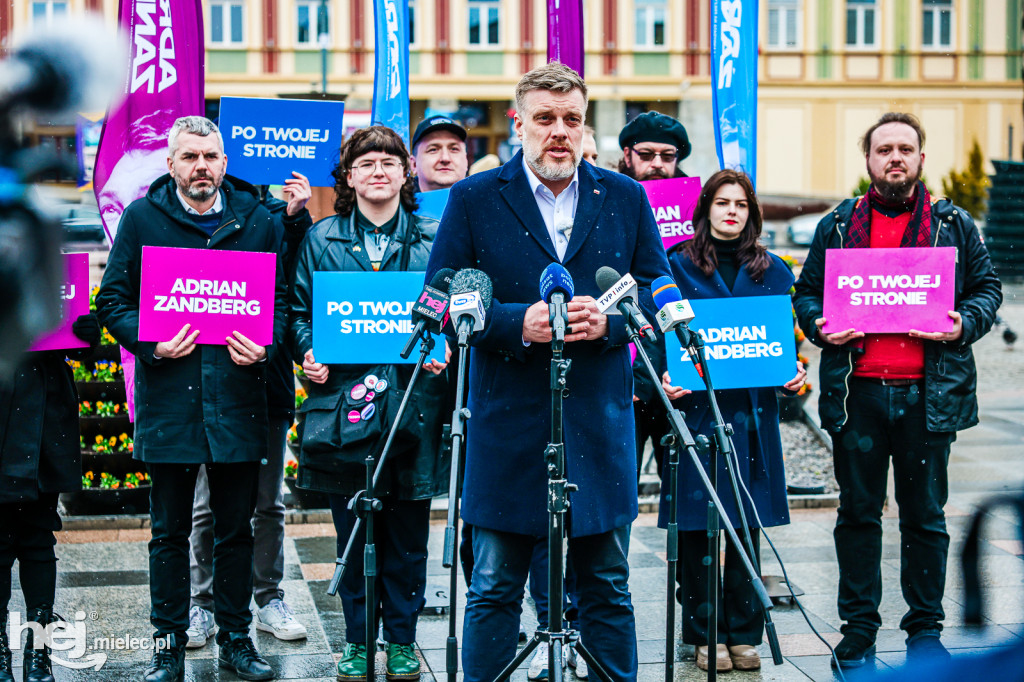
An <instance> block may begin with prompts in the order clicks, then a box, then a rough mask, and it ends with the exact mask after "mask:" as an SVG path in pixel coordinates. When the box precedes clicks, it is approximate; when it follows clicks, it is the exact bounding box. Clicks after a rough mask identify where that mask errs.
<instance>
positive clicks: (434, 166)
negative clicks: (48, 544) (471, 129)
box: [411, 115, 469, 192]
mask: <svg viewBox="0 0 1024 682" xmlns="http://www.w3.org/2000/svg"><path fill="white" fill-rule="evenodd" d="M411 150H412V172H413V174H414V175H415V176H416V180H417V181H418V183H419V190H420V191H421V192H429V191H431V190H435V189H446V188H448V187H451V186H452V185H454V184H455V183H456V182H458V181H459V180H462V179H463V178H465V177H466V172H467V171H468V170H469V157H468V156H467V154H466V129H465V128H463V127H462V126H461V125H460V124H459V122H458V121H456V120H455V119H453V118H450V117H448V116H443V115H442V116H428V117H427V118H425V119H423V120H422V121H421V122H420V124H419V125H418V126H416V132H414V133H413V136H412V145H411Z"/></svg>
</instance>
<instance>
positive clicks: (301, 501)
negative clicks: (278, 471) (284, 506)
mask: <svg viewBox="0 0 1024 682" xmlns="http://www.w3.org/2000/svg"><path fill="white" fill-rule="evenodd" d="M284 483H285V485H286V486H288V492H290V493H291V494H292V501H294V502H295V506H297V507H301V508H302V509H330V507H331V505H330V502H328V500H327V493H322V492H319V491H317V490H307V489H305V488H300V487H299V486H298V485H296V479H295V477H294V476H286V477H285V479H284Z"/></svg>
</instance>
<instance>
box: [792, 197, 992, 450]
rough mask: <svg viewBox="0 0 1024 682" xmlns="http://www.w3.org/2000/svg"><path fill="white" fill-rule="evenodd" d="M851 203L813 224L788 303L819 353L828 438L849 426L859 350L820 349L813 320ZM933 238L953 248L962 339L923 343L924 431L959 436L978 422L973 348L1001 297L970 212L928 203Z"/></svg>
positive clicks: (821, 409)
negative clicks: (830, 256)
mask: <svg viewBox="0 0 1024 682" xmlns="http://www.w3.org/2000/svg"><path fill="white" fill-rule="evenodd" d="M856 202H857V200H856V199H847V200H846V201H844V202H843V203H841V204H839V206H837V207H836V208H835V210H833V211H832V212H831V213H829V214H828V215H826V216H825V217H824V218H822V219H821V222H819V223H818V228H817V230H816V231H815V233H814V240H813V242H812V243H811V250H810V252H809V253H808V255H807V260H806V262H805V263H804V267H803V270H802V272H801V273H800V279H798V280H797V282H796V293H795V294H794V296H793V307H794V308H795V309H796V314H797V319H798V321H799V323H800V328H801V329H803V330H804V333H805V334H806V335H807V338H808V339H810V341H811V342H812V343H814V344H815V345H816V346H820V347H821V348H822V351H821V366H820V367H819V370H818V373H819V382H820V384H821V387H820V389H821V393H820V395H819V397H818V413H819V414H820V415H821V425H822V427H823V428H825V429H828V430H829V431H833V432H837V431H839V430H840V429H842V427H843V425H844V424H846V419H847V416H848V415H847V411H846V399H847V396H848V395H849V378H850V376H851V375H852V374H853V366H854V357H853V354H854V353H857V352H862V351H861V350H860V349H859V348H856V347H854V346H851V345H850V344H845V345H843V346H835V345H832V344H829V343H825V342H824V341H822V340H821V337H820V336H819V333H818V327H817V325H815V324H814V321H815V320H816V319H818V318H820V317H821V316H822V296H823V287H824V276H825V250H826V249H841V248H844V247H845V246H846V243H847V240H848V238H849V230H850V217H851V216H852V215H853V208H854V205H855V204H856ZM932 237H933V243H932V246H955V247H956V249H957V258H956V298H955V305H956V311H957V312H958V313H960V315H961V316H962V317H963V336H962V337H961V338H960V340H959V341H958V342H937V341H925V353H924V365H925V370H924V371H925V413H926V415H927V425H928V430H929V431H933V432H950V431H959V430H961V429H966V428H968V427H971V426H974V425H975V424H977V423H978V399H977V395H976V388H977V370H976V368H975V365H974V354H973V352H972V351H971V345H972V344H973V343H974V342H975V341H977V340H978V339H980V338H981V337H982V336H984V335H985V334H987V333H988V331H989V329H991V328H992V323H993V322H994V321H995V317H996V311H997V310H999V306H1000V304H1001V303H1002V302H1003V293H1002V288H1001V286H1000V284H999V278H998V277H996V273H995V271H994V270H993V269H992V262H991V261H990V260H989V257H988V250H987V249H986V248H985V244H984V243H982V241H981V236H980V235H979V233H978V228H977V227H976V226H975V224H974V220H972V219H971V216H970V214H969V213H967V211H965V210H964V209H962V208H960V207H959V206H954V205H953V203H952V202H951V201H949V200H948V199H941V200H939V201H936V202H935V203H933V204H932Z"/></svg>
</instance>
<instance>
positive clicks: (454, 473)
mask: <svg viewBox="0 0 1024 682" xmlns="http://www.w3.org/2000/svg"><path fill="white" fill-rule="evenodd" d="M468 351H469V334H465V335H463V334H461V333H460V334H459V376H458V381H457V382H456V384H455V409H454V411H453V412H452V423H451V431H450V438H451V451H452V464H451V475H450V478H449V479H448V521H447V523H446V524H445V528H444V553H443V555H442V558H441V565H442V566H443V567H444V568H447V569H450V570H449V582H448V639H447V641H446V643H445V670H446V672H447V674H448V682H455V678H456V675H457V674H458V672H459V638H458V636H457V635H456V634H455V633H456V630H455V625H456V622H455V615H456V614H455V610H456V608H457V601H458V597H457V595H458V589H459V583H458V570H459V569H458V562H457V561H455V554H456V543H457V542H458V533H457V530H458V523H459V469H460V468H461V460H462V451H463V448H464V444H465V434H466V420H467V419H469V418H470V416H471V415H470V413H469V408H468V407H466V377H467V375H468V372H469V353H468Z"/></svg>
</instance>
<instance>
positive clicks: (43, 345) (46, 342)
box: [29, 253, 89, 351]
mask: <svg viewBox="0 0 1024 682" xmlns="http://www.w3.org/2000/svg"><path fill="white" fill-rule="evenodd" d="M61 302H62V304H63V310H62V312H61V320H62V321H61V324H60V326H59V327H57V329H56V330H54V331H52V332H49V333H47V334H45V335H43V336H41V337H39V338H38V339H36V341H35V343H33V344H32V346H31V347H30V348H29V350H30V351H37V350H64V349H65V348H88V347H89V344H88V343H86V342H85V341H82V340H81V339H80V338H78V337H77V336H75V334H74V332H72V331H71V326H72V325H73V324H74V323H75V320H76V319H77V318H78V317H79V316H80V315H88V314H89V254H87V253H65V254H64V286H63V287H61Z"/></svg>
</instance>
